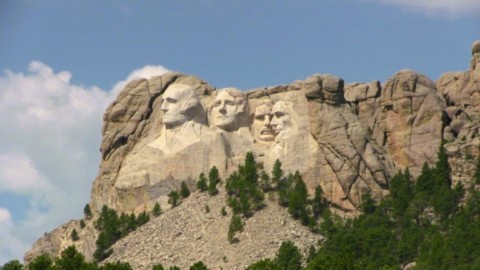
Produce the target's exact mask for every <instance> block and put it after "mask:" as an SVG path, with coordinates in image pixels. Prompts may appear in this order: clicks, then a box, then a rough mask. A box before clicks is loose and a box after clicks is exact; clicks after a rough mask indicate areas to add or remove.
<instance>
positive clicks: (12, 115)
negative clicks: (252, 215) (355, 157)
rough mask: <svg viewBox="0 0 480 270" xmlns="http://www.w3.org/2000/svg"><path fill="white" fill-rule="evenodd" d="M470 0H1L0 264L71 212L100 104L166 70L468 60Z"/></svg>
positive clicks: (92, 148) (92, 172) (244, 79)
mask: <svg viewBox="0 0 480 270" xmlns="http://www.w3.org/2000/svg"><path fill="white" fill-rule="evenodd" d="M475 40H480V0H383V1H381V0H335V1H334V0H329V1H327V0H196V1H194V0H184V1H168V0H161V1H153V0H145V1H134V0H118V1H113V0H103V1H81V0H78V1H76V0H67V1H65V0H43V1H40V0H0V115H1V117H0V265H3V264H4V263H5V262H7V261H9V260H12V259H19V260H22V258H23V254H24V252H25V251H26V250H28V249H29V248H30V247H31V245H32V243H33V242H34V241H35V240H36V239H38V238H39V237H41V236H42V235H43V233H45V232H49V231H51V230H52V229H54V228H55V227H57V226H59V225H60V224H62V223H64V222H66V221H68V220H69V219H73V218H81V217H82V213H83V207H84V206H85V204H86V203H88V201H89V199H90V189H91V185H92V182H93V180H94V178H95V176H96V174H97V172H98V167H99V164H100V152H99V147H100V142H101V125H102V115H103V112H104V111H105V108H106V106H107V105H108V104H109V103H110V102H112V101H113V100H114V99H115V96H116V94H117V93H118V91H120V90H121V89H122V87H123V86H124V85H125V83H126V82H128V81H129V80H132V79H134V78H138V77H145V78H149V77H150V76H153V75H161V74H164V73H165V72H168V71H179V72H182V73H186V74H192V75H196V76H199V77H200V78H202V79H203V80H205V81H207V82H209V83H210V84H211V85H213V86H215V87H218V88H223V87H229V86H232V87H237V88H239V89H242V90H248V89H251V88H256V87H262V86H271V85H279V84H287V83H290V82H293V81H295V80H300V79H305V78H306V77H308V76H310V75H312V74H315V73H328V74H333V75H336V76H339V77H342V78H343V79H344V80H345V81H346V82H347V83H349V82H370V81H373V80H380V81H382V82H385V81H386V80H387V79H388V78H389V77H391V76H393V75H394V74H395V73H396V72H398V71H400V70H402V69H413V70H416V71H417V72H420V73H422V74H425V75H427V76H428V77H430V78H431V79H432V80H436V79H438V78H439V76H440V75H441V74H442V73H445V72H449V71H462V70H467V69H468V68H469V63H470V59H471V50H470V49H471V45H472V43H473V42H474V41H475Z"/></svg>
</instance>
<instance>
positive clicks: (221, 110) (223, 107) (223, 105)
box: [218, 102, 227, 114]
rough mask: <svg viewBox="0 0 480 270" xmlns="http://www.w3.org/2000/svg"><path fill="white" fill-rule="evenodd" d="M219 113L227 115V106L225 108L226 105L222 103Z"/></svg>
mask: <svg viewBox="0 0 480 270" xmlns="http://www.w3.org/2000/svg"><path fill="white" fill-rule="evenodd" d="M218 111H219V112H220V113H222V114H225V113H226V112H227V110H226V106H225V103H224V102H222V103H220V105H219V107H218Z"/></svg>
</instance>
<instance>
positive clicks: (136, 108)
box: [25, 41, 480, 269]
mask: <svg viewBox="0 0 480 270" xmlns="http://www.w3.org/2000/svg"><path fill="white" fill-rule="evenodd" d="M471 53H472V60H471V63H470V68H469V69H468V70H466V71H462V72H448V73H445V74H443V75H442V76H441V77H440V78H439V79H438V80H437V81H433V80H432V79H430V78H428V77H427V76H425V75H423V74H420V73H418V72H416V71H412V70H402V71H399V72H397V73H396V74H394V75H393V76H392V77H391V78H389V79H388V80H387V81H386V82H379V81H373V82H370V83H345V82H344V81H343V79H341V78H340V77H336V76H332V75H326V74H315V75H312V76H310V77H308V78H306V79H304V80H299V81H295V82H293V83H291V84H288V85H280V86H273V87H263V88H257V89H251V90H246V91H239V90H238V89H232V88H228V89H216V88H215V87H214V86H211V85H209V84H208V83H207V82H205V81H203V80H201V79H199V78H197V77H194V76H190V75H185V74H180V73H168V74H165V75H163V76H157V77H152V78H150V79H139V80H134V81H132V82H130V83H129V84H128V85H127V86H126V87H125V88H124V89H123V90H122V91H121V92H120V93H119V95H118V97H117V98H116V100H115V101H114V102H112V104H111V105H110V106H109V107H108V108H107V110H106V112H105V114H104V119H103V120H104V124H103V129H102V135H103V137H102V145H101V149H100V150H101V153H102V161H101V164H100V169H99V173H98V175H97V177H96V179H95V180H94V182H93V184H92V192H91V200H90V206H91V207H92V209H93V211H94V215H96V214H98V212H99V211H100V209H101V208H102V207H103V206H104V205H106V206H108V207H109V208H113V209H115V210H116V211H117V212H126V213H130V212H135V213H139V212H141V211H144V210H147V211H149V210H151V209H152V208H153V206H154V204H155V203H156V202H159V203H161V204H162V207H163V208H166V207H167V204H166V201H167V194H168V193H169V192H171V191H172V190H178V189H179V188H180V183H181V181H186V183H187V184H188V185H189V187H190V189H191V190H194V189H195V185H194V183H195V181H196V179H197V178H198V176H199V174H200V173H208V170H209V169H210V168H211V167H212V166H216V167H217V168H218V170H219V173H220V177H221V178H223V179H225V178H226V177H227V176H228V175H229V174H230V173H231V172H232V171H234V170H236V169H237V168H238V165H239V164H241V163H242V162H243V159H244V156H245V153H246V152H247V151H251V152H253V153H254V155H255V159H256V161H257V162H258V163H259V164H260V166H261V167H263V168H264V169H265V171H267V172H270V171H271V168H272V166H273V163H274V162H275V160H277V159H278V160H280V161H281V162H282V163H283V169H284V171H285V172H286V173H288V172H294V171H296V170H298V171H299V172H300V174H301V175H302V177H303V179H304V181H305V183H306V185H307V188H308V190H309V192H310V194H312V193H313V189H314V188H315V187H316V186H317V185H320V186H321V187H322V189H323V191H324V195H325V198H326V199H327V200H328V202H329V203H330V205H331V206H332V208H335V209H337V210H339V211H341V212H342V213H343V214H354V213H355V212H356V211H357V207H358V206H359V205H360V204H361V197H362V195H363V194H365V193H367V192H368V193H370V194H372V196H373V197H374V199H376V200H380V199H382V198H383V197H384V196H385V195H386V194H388V186H389V181H390V179H391V177H392V176H393V175H394V174H395V173H396V172H397V171H399V170H404V169H406V168H408V169H409V170H410V172H411V174H412V175H413V176H418V175H419V173H420V169H421V167H422V165H423V164H424V162H427V164H430V165H432V164H434V163H435V162H436V159H437V150H438V148H439V146H440V144H441V142H442V140H444V141H445V142H446V145H445V149H446V151H447V154H448V160H449V163H450V166H451V169H452V180H453V184H456V183H457V182H462V183H463V184H464V185H465V186H469V185H470V184H471V183H472V176H473V175H474V171H475V170H474V169H475V164H476V160H477V157H478V155H479V152H480V151H479V147H480V41H477V42H475V43H474V44H473V46H472V48H471ZM195 196H197V197H196V198H195V199H194V200H193V199H192V200H191V202H190V203H192V204H193V202H194V201H201V200H202V198H201V196H200V195H195ZM195 196H194V197H195ZM198 196H200V197H198ZM217 199H218V205H217V204H216V203H213V201H215V200H217ZM205 200H206V198H205ZM188 203H189V202H188V201H186V202H185V203H184V204H183V205H182V206H179V207H177V208H175V209H173V210H172V211H170V212H169V213H165V215H164V216H162V217H160V218H158V219H156V220H155V221H153V222H152V223H151V224H148V225H146V226H145V227H144V228H141V230H140V231H139V232H137V233H138V234H141V233H143V234H144V236H145V237H148V236H150V238H143V237H140V236H138V237H137V238H135V237H133V235H134V234H132V236H129V237H128V238H126V239H125V240H123V241H121V242H119V243H118V245H124V247H122V246H116V250H117V251H116V253H115V254H114V256H116V257H114V258H119V259H120V258H121V259H128V260H127V261H130V259H129V257H128V256H130V255H128V254H127V253H124V254H125V255H120V254H121V250H124V249H123V248H127V247H129V246H130V245H133V244H134V243H137V242H138V241H140V242H142V241H143V242H145V244H146V246H148V247H144V246H142V247H140V245H139V246H138V247H137V248H136V249H135V250H132V252H134V251H135V252H139V251H142V250H145V251H148V252H147V253H148V255H141V256H147V257H142V258H146V259H145V260H144V261H145V263H150V262H155V261H159V262H162V260H163V259H165V257H167V259H168V258H171V260H170V259H168V260H166V261H165V263H166V264H169V263H170V262H171V263H177V262H178V264H179V265H182V266H183V265H187V264H188V263H190V262H191V261H189V260H190V259H188V260H185V261H182V260H183V259H180V258H187V257H188V256H189V255H188V254H189V253H194V252H195V250H200V251H202V255H201V256H204V257H199V258H198V260H204V261H205V262H206V263H208V264H212V265H214V266H217V263H218V261H217V259H218V256H222V257H221V258H223V255H225V256H226V257H227V262H225V263H224V264H222V265H218V267H224V269H228V267H230V266H232V265H234V264H233V263H232V264H229V261H228V260H230V257H235V256H231V255H230V254H234V253H238V252H241V251H240V250H241V248H242V247H244V248H245V250H246V251H245V254H247V253H248V252H250V250H249V249H252V250H255V249H254V248H253V247H252V248H250V247H248V246H247V243H249V240H248V239H250V238H251V239H256V238H258V239H267V238H269V237H267V236H268V235H269V234H272V233H274V231H272V230H267V229H265V228H267V227H269V226H270V225H272V223H276V222H273V220H277V221H279V223H278V224H287V223H286V222H289V221H287V220H288V219H289V218H287V216H286V214H285V215H284V217H285V220H284V219H283V216H282V215H283V214H281V213H283V212H282V211H283V210H280V209H278V211H276V210H275V211H273V209H275V206H271V207H270V206H269V207H267V208H266V209H264V210H262V211H261V212H259V214H257V215H255V216H254V217H252V218H250V219H248V220H247V226H246V231H245V232H244V233H243V234H240V243H239V244H236V245H237V247H238V248H236V249H232V250H230V249H229V248H234V247H235V245H226V246H225V252H230V253H228V254H221V253H218V252H216V251H212V252H213V253H211V254H210V253H208V252H211V251H207V248H206V246H207V243H219V244H218V245H220V242H222V243H223V240H222V239H220V238H222V237H226V232H222V231H221V232H220V233H218V235H215V234H210V233H208V231H209V230H210V228H211V227H213V228H218V230H226V229H227V226H223V225H222V226H220V225H221V224H220V223H222V222H224V223H225V224H226V223H228V221H229V219H227V218H224V217H222V216H220V215H219V214H218V213H219V210H218V207H221V206H223V205H224V204H225V202H224V199H222V198H220V197H218V198H212V202H211V203H209V207H210V208H211V213H208V214H206V213H203V212H202V211H200V210H201V208H202V207H204V206H202V207H200V208H199V209H200V210H198V211H197V212H188V211H190V210H189V209H184V208H182V207H185V205H187V204H188ZM205 203H206V202H205ZM191 208H193V209H195V207H193V206H192V207H191ZM182 209H183V210H182ZM269 211H273V212H275V215H278V218H277V217H273V214H272V216H271V217H270V218H266V219H265V220H261V218H262V217H263V214H265V215H267V216H268V215H270V214H267V213H270V212H269ZM185 213H191V214H189V215H188V217H189V218H190V219H191V220H192V222H193V221H194V220H197V222H196V223H188V221H185V222H183V221H182V220H183V219H184V218H185V219H186V217H187V215H186V214H185ZM262 213H263V214H262ZM209 217H210V219H208V218H209ZM257 218H258V219H259V220H257V221H256V222H254V221H255V220H256V219H257ZM94 219H95V217H94ZM160 220H163V222H160ZM209 222H210V223H212V224H217V223H218V226H217V225H212V226H207V225H205V224H209ZM153 224H157V226H158V228H155V227H153V226H154V225H153ZM174 224H177V228H180V225H179V224H186V225H185V226H187V225H188V226H200V227H201V228H200V229H199V230H200V231H201V232H205V233H204V234H201V235H200V236H199V234H198V233H196V232H194V230H190V228H188V227H185V228H183V227H182V230H178V232H176V233H179V232H181V234H179V235H177V236H171V237H172V239H170V240H169V241H167V239H163V240H162V242H161V243H160V244H159V243H157V242H156V240H151V243H147V242H148V241H147V240H145V239H152V238H151V237H153V236H155V235H157V236H158V237H160V236H159V234H161V230H169V229H168V228H169V227H168V226H171V229H172V234H171V235H175V234H176V233H175V232H173V229H174V228H175V226H174ZM194 224H198V225H194ZM265 224H270V225H269V226H265ZM278 224H277V225H278ZM288 224H289V223H288ZM162 226H165V227H162ZM272 226H273V225H272ZM285 226H286V227H289V226H290V225H285ZM285 226H284V227H285ZM292 226H293V225H292ZM78 227H79V223H78V221H71V222H68V223H66V224H64V225H62V226H61V227H59V228H57V229H55V230H54V231H53V232H51V233H48V234H46V235H44V236H43V237H42V238H41V239H39V240H38V241H37V242H36V243H35V244H34V245H33V247H32V249H31V250H30V251H29V252H27V254H26V256H25V258H26V259H27V260H28V259H31V258H33V257H35V256H37V255H40V254H41V253H42V252H48V253H49V254H51V255H52V256H57V255H59V254H60V252H61V251H62V250H63V249H65V248H66V247H67V246H68V245H70V244H72V241H70V240H69V233H70V232H71V231H72V229H73V228H78ZM87 228H89V229H88V230H82V232H80V234H81V235H80V238H81V240H80V241H78V242H76V243H75V245H76V246H77V247H78V249H79V250H80V251H81V252H82V253H84V254H85V255H86V257H87V258H92V253H93V251H94V248H95V238H96V232H95V231H94V230H93V220H90V221H87ZM249 230H251V231H249ZM184 231H185V232H184ZM187 231H188V232H189V233H186V232H187ZM280 231H281V230H280ZM295 231H300V229H298V230H297V229H295ZM190 232H191V233H190ZM137 233H136V234H137ZM82 234H83V235H82ZM307 235H308V236H305V238H307V239H309V237H314V236H311V235H309V234H307ZM287 236H288V237H287ZM196 237H200V238H198V239H197V238H196ZM210 237H211V238H210ZM249 237H250V238H249ZM295 237H296V236H295V235H293V234H292V235H285V238H282V237H280V236H278V235H274V236H273V237H271V238H269V239H275V240H274V241H275V242H274V243H275V244H271V243H270V242H268V241H265V242H258V243H257V244H258V247H259V250H270V249H269V248H267V247H270V246H272V249H271V251H268V252H270V253H268V254H267V253H265V256H270V255H272V254H273V253H272V252H274V250H275V249H276V248H277V247H278V243H279V242H281V240H283V239H288V238H291V239H295ZM173 238H178V239H182V238H184V239H189V240H190V241H189V243H188V244H185V245H179V246H175V245H174V244H171V243H175V241H173ZM297 238H302V239H303V238H304V237H303V236H302V237H297ZM155 239H157V238H155ZM159 239H160V238H159ZM136 241H137V242H136ZM159 241H160V240H159ZM215 241H219V242H215ZM272 241H273V240H272ZM201 243H205V245H204V246H202V244H201ZM155 245H156V247H157V249H158V250H159V251H158V252H157V251H154V250H153V249H149V248H150V246H151V247H153V246H155ZM222 245H223V244H222ZM242 245H245V246H242ZM269 245H270V246H269ZM273 245H276V246H275V248H273ZM216 247H217V246H216V245H213V246H212V247H211V248H212V250H216ZM182 248H183V249H182ZM170 250H175V251H176V253H169V252H170ZM204 250H205V252H206V253H204V252H203V251H204ZM247 251H248V252H247ZM163 252H164V253H163ZM147 253H145V254H147ZM142 254H143V253H142ZM171 254H173V255H172V257H169V256H170V255H171ZM177 254H178V258H179V259H178V261H176V260H177V259H174V258H177V257H176V256H177ZM249 254H250V253H249ZM252 254H253V255H252V256H263V255H262V254H261V253H252ZM122 256H123V257H122ZM148 256H150V259H148ZM249 256H250V255H244V256H242V257H245V258H247V257H248V258H249ZM247 262H248V261H239V262H238V263H239V264H238V265H245V264H246V263H247ZM132 263H134V264H135V266H138V267H140V263H139V262H138V263H137V262H133V261H132Z"/></svg>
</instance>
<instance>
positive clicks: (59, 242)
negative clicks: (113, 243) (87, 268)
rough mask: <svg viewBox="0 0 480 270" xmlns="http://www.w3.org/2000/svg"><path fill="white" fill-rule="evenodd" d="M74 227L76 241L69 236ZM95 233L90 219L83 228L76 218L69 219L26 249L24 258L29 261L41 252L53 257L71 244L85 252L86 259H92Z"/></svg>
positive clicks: (94, 247)
mask: <svg viewBox="0 0 480 270" xmlns="http://www.w3.org/2000/svg"><path fill="white" fill-rule="evenodd" d="M74 229H75V230H76V231H77V234H78V237H79V238H80V239H79V240H78V241H73V240H72V238H71V233H72V231H73V230H74ZM97 235H98V233H97V232H96V230H95V228H94V226H93V221H92V220H90V221H88V220H87V221H86V226H85V227H84V228H81V227H80V222H79V221H78V220H71V221H69V222H67V223H65V224H63V225H61V226H60V227H58V228H56V229H55V230H53V231H52V232H50V233H45V234H44V235H43V236H42V237H41V238H40V239H39V240H37V242H35V243H34V244H33V246H32V248H31V249H30V250H29V251H27V253H26V254H25V256H24V260H25V261H31V260H33V259H34V258H36V257H37V256H39V255H41V254H43V253H46V254H48V255H49V256H50V257H52V258H55V257H57V256H60V255H61V252H62V251H63V249H65V248H66V247H68V246H72V245H73V246H75V247H76V248H77V250H78V251H80V252H81V253H83V254H85V258H86V259H87V260H92V259H93V257H92V254H93V252H94V251H95V249H96V246H95V240H96V237H97Z"/></svg>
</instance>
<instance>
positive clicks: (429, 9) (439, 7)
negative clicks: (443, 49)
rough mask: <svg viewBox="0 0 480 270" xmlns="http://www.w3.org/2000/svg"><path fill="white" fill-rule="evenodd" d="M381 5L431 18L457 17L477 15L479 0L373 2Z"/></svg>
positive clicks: (479, 8) (384, 0)
mask: <svg viewBox="0 0 480 270" xmlns="http://www.w3.org/2000/svg"><path fill="white" fill-rule="evenodd" d="M374 1H376V2H379V3H382V4H394V5H398V6H403V7H406V8H407V9H408V10H411V11H415V12H421V13H424V14H427V15H432V16H444V17H457V16H460V15H462V14H478V12H480V0H374Z"/></svg>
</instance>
